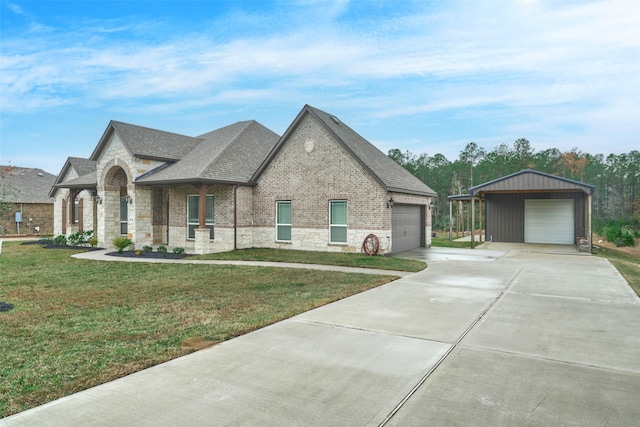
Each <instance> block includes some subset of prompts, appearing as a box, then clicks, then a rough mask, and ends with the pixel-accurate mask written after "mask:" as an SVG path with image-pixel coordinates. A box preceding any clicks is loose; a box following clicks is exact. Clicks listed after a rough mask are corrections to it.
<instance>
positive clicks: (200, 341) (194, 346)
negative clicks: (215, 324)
mask: <svg viewBox="0 0 640 427" xmlns="http://www.w3.org/2000/svg"><path fill="white" fill-rule="evenodd" d="M216 344H218V342H217V341H211V340H208V339H206V338H204V337H194V338H187V339H186V340H184V341H182V342H181V343H180V347H182V348H186V349H189V350H202V349H203V348H207V347H211V346H213V345H216Z"/></svg>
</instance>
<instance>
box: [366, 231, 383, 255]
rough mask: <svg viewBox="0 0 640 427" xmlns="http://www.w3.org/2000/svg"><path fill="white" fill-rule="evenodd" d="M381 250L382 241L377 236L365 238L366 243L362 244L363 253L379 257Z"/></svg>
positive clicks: (372, 235)
mask: <svg viewBox="0 0 640 427" xmlns="http://www.w3.org/2000/svg"><path fill="white" fill-rule="evenodd" d="M379 250H380V240H378V236H376V235H375V234H369V235H368V236H367V237H365V238H364V242H362V252H364V253H365V254H367V255H371V256H373V255H378V251H379Z"/></svg>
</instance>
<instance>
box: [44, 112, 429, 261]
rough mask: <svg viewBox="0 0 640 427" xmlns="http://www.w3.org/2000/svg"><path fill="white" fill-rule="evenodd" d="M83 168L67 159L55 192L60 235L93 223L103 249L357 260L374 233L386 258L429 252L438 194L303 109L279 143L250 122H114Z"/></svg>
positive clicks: (332, 122) (334, 122)
mask: <svg viewBox="0 0 640 427" xmlns="http://www.w3.org/2000/svg"><path fill="white" fill-rule="evenodd" d="M84 162H86V163H82V162H81V159H75V158H70V159H69V160H68V162H67V163H66V164H65V167H64V168H63V170H62V172H61V173H60V178H59V179H58V181H57V182H56V184H55V185H54V190H52V195H54V196H55V199H56V208H55V210H56V231H59V232H60V233H64V234H70V233H71V232H74V231H75V230H77V229H81V228H84V229H85V230H86V229H88V227H89V225H88V224H89V223H90V221H91V218H93V224H92V226H93V229H94V230H95V231H96V235H97V238H98V242H99V245H100V246H105V247H111V246H112V243H111V242H112V241H113V239H114V238H116V237H118V236H128V237H129V238H131V239H132V240H133V242H134V244H135V247H136V248H142V247H143V246H145V245H160V244H162V245H166V246H169V245H170V246H174V247H184V248H185V249H186V250H187V251H188V252H195V253H198V254H203V253H211V252H219V251H227V250H232V249H236V248H238V249H239V248H251V247H268V248H291V249H301V250H319V251H348V252H358V251H360V249H361V246H362V243H363V241H364V240H365V238H366V237H367V236H368V235H369V234H375V235H376V236H377V237H378V238H379V240H380V249H381V252H383V253H388V252H392V251H393V252H398V251H400V250H404V249H409V248H413V247H419V246H429V245H430V243H431V210H430V209H431V198H432V197H434V196H436V193H435V192H434V191H433V190H431V189H430V188H429V187H428V186H426V185H425V184H424V183H422V182H421V181H420V180H418V179H417V178H416V177H414V176H413V175H411V174H410V173H409V172H408V171H406V170H405V169H404V168H402V167H401V166H400V165H398V164H397V163H396V162H395V161H393V160H392V159H391V158H389V157H388V156H386V155H385V154H384V153H382V152H381V151H380V150H378V149H377V148H375V147H374V146H373V145H372V144H371V143H369V142H368V141H366V140H365V139H364V138H363V137H361V136H360V135H358V134H357V133H356V132H355V131H353V130H352V129H351V128H349V127H348V126H347V125H345V124H344V123H342V122H341V121H340V120H339V119H338V118H336V117H335V116H332V115H330V114H327V113H325V112H323V111H320V110H318V109H316V108H313V107H310V106H305V107H304V108H303V109H302V111H301V112H300V113H299V114H298V116H297V117H296V118H295V120H294V121H293V122H292V123H291V125H290V126H289V128H288V129H287V131H286V132H285V134H284V135H283V136H282V137H279V136H278V135H277V134H275V133H273V132H272V131H270V130H269V129H267V128H266V127H264V126H262V125H261V124H259V123H258V122H256V121H246V122H238V123H235V124H232V125H229V126H226V127H223V128H221V129H218V130H215V131H212V132H209V133H206V134H204V135H200V136H198V137H190V136H185V135H178V134H174V133H169V132H163V131H159V130H155V129H149V128H144V127H140V126H135V125H131V124H126V123H122V122H116V121H112V122H110V123H109V125H108V126H107V129H106V131H105V132H104V134H103V136H102V138H101V139H100V141H99V142H98V145H97V146H96V148H95V150H94V152H93V154H92V155H91V157H90V159H88V160H84ZM81 165H82V166H81ZM84 166H86V169H83V171H81V170H80V169H81V168H84ZM76 200H77V201H76ZM81 201H82V202H81ZM76 204H77V205H78V209H76V210H75V211H74V209H75V208H74V209H71V208H70V207H71V206H76ZM80 206H81V207H82V209H80ZM89 210H90V211H91V214H89ZM81 212H82V213H81Z"/></svg>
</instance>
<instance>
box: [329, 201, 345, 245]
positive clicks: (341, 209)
mask: <svg viewBox="0 0 640 427" xmlns="http://www.w3.org/2000/svg"><path fill="white" fill-rule="evenodd" d="M329 243H347V201H346V200H330V201H329Z"/></svg>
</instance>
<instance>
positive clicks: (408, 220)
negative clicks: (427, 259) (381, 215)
mask: <svg viewBox="0 0 640 427" xmlns="http://www.w3.org/2000/svg"><path fill="white" fill-rule="evenodd" d="M423 228H424V226H423V225H422V207H421V206H420V205H395V206H394V207H393V213H392V230H391V231H392V235H391V242H392V243H391V251H392V252H400V251H406V250H408V249H413V248H419V247H420V246H421V245H422V235H423V233H424V231H423Z"/></svg>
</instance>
